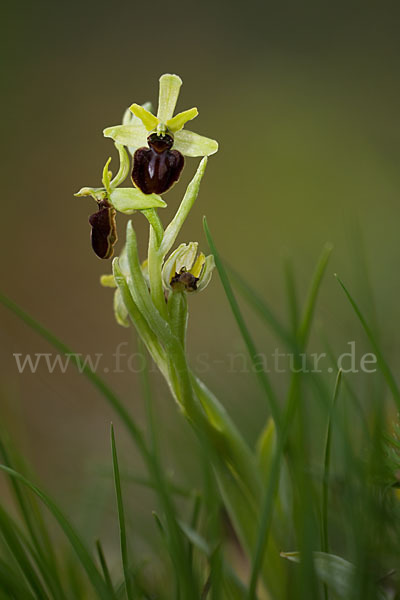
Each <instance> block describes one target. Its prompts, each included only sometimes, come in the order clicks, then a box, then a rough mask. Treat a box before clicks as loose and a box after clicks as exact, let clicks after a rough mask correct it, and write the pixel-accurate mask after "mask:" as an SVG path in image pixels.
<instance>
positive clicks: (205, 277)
mask: <svg viewBox="0 0 400 600" xmlns="http://www.w3.org/2000/svg"><path fill="white" fill-rule="evenodd" d="M214 268H215V260H214V256H213V255H212V254H209V256H207V258H206V259H205V261H204V268H203V270H202V272H201V276H200V280H199V282H198V284H197V290H198V291H199V292H201V291H202V290H204V289H205V288H206V287H207V286H208V284H209V283H210V281H211V276H212V273H213V270H214Z"/></svg>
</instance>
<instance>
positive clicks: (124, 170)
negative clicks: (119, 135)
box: [110, 144, 131, 188]
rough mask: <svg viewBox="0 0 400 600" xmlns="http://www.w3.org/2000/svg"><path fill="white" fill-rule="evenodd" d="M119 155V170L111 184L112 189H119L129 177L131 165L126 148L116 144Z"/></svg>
mask: <svg viewBox="0 0 400 600" xmlns="http://www.w3.org/2000/svg"><path fill="white" fill-rule="evenodd" d="M115 147H116V149H117V150H118V153H119V169H118V173H117V174H116V176H115V177H114V179H113V180H112V181H111V182H110V186H111V187H112V188H115V187H118V186H119V185H121V183H123V182H124V181H125V179H126V178H127V177H128V174H129V171H130V167H131V163H130V160H129V156H128V153H127V151H126V150H125V147H124V146H123V145H122V144H115Z"/></svg>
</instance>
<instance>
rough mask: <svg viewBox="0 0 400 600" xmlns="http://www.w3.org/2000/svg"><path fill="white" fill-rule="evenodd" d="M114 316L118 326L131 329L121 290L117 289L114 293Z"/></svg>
mask: <svg viewBox="0 0 400 600" xmlns="http://www.w3.org/2000/svg"><path fill="white" fill-rule="evenodd" d="M113 279H114V277H113ZM114 316H115V320H116V321H117V323H118V325H121V326H122V327H129V325H130V323H129V313H128V310H127V308H126V306H125V303H124V301H123V299H122V295H121V290H120V289H119V288H117V289H116V290H115V292H114Z"/></svg>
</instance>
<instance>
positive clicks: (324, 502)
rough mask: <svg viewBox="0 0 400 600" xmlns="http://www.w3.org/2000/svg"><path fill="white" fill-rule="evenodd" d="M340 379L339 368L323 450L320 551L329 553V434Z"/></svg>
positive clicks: (340, 371)
mask: <svg viewBox="0 0 400 600" xmlns="http://www.w3.org/2000/svg"><path fill="white" fill-rule="evenodd" d="M341 380H342V370H341V369H339V371H338V374H337V377H336V382H335V389H334V392H333V398H332V407H331V411H330V414H329V415H328V424H327V428H326V438H325V451H324V474H323V479H322V511H321V513H322V527H321V532H322V544H321V545H322V552H326V553H329V538H328V492H329V473H330V460H331V436H332V415H333V412H334V410H335V406H336V401H337V398H338V395H339V391H340V383H341Z"/></svg>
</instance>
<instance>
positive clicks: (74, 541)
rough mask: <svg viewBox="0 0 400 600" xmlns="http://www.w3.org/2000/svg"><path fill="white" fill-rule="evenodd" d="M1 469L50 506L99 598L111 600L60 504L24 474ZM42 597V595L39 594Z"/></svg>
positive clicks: (3, 467)
mask: <svg viewBox="0 0 400 600" xmlns="http://www.w3.org/2000/svg"><path fill="white" fill-rule="evenodd" d="M0 470H1V471H3V472H4V473H7V474H8V475H10V476H11V477H14V478H15V479H17V480H18V481H20V482H21V483H23V484H24V485H26V486H27V487H28V488H29V489H30V490H32V491H33V492H34V493H35V494H36V495H37V496H38V497H39V498H40V500H41V501H42V502H43V503H44V505H45V506H46V507H47V508H48V510H49V511H50V512H51V513H52V515H53V516H54V518H55V519H56V521H57V522H58V524H59V525H60V527H61V529H62V530H63V531H64V533H65V535H66V537H67V538H68V540H69V542H70V544H71V546H72V547H73V549H74V550H75V553H76V555H77V556H78V558H79V560H80V562H81V564H82V567H83V568H84V569H85V571H86V573H87V575H88V577H89V580H90V581H91V583H92V585H93V587H94V589H95V590H96V592H97V594H98V596H99V598H101V600H110V595H109V592H108V589H107V586H106V584H105V582H104V580H103V578H102V577H101V575H100V573H99V571H98V569H97V567H96V565H95V563H94V561H93V558H92V557H91V555H90V553H89V551H88V550H87V548H86V546H85V544H84V543H83V542H82V540H81V539H80V537H79V535H78V534H77V532H76V531H75V529H74V527H73V526H72V525H71V524H70V522H69V521H68V519H67V518H66V517H65V516H64V514H63V513H62V511H61V510H60V509H59V508H58V506H57V505H56V504H55V503H54V502H53V500H52V499H51V498H50V497H49V496H48V495H47V494H46V493H45V492H43V491H42V490H41V489H39V488H38V487H37V486H35V485H34V484H33V483H31V482H30V481H28V479H26V478H25V477H23V475H21V474H20V473H17V472H16V471H14V470H13V469H10V468H9V467H6V466H4V465H0ZM39 597H41V596H39Z"/></svg>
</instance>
